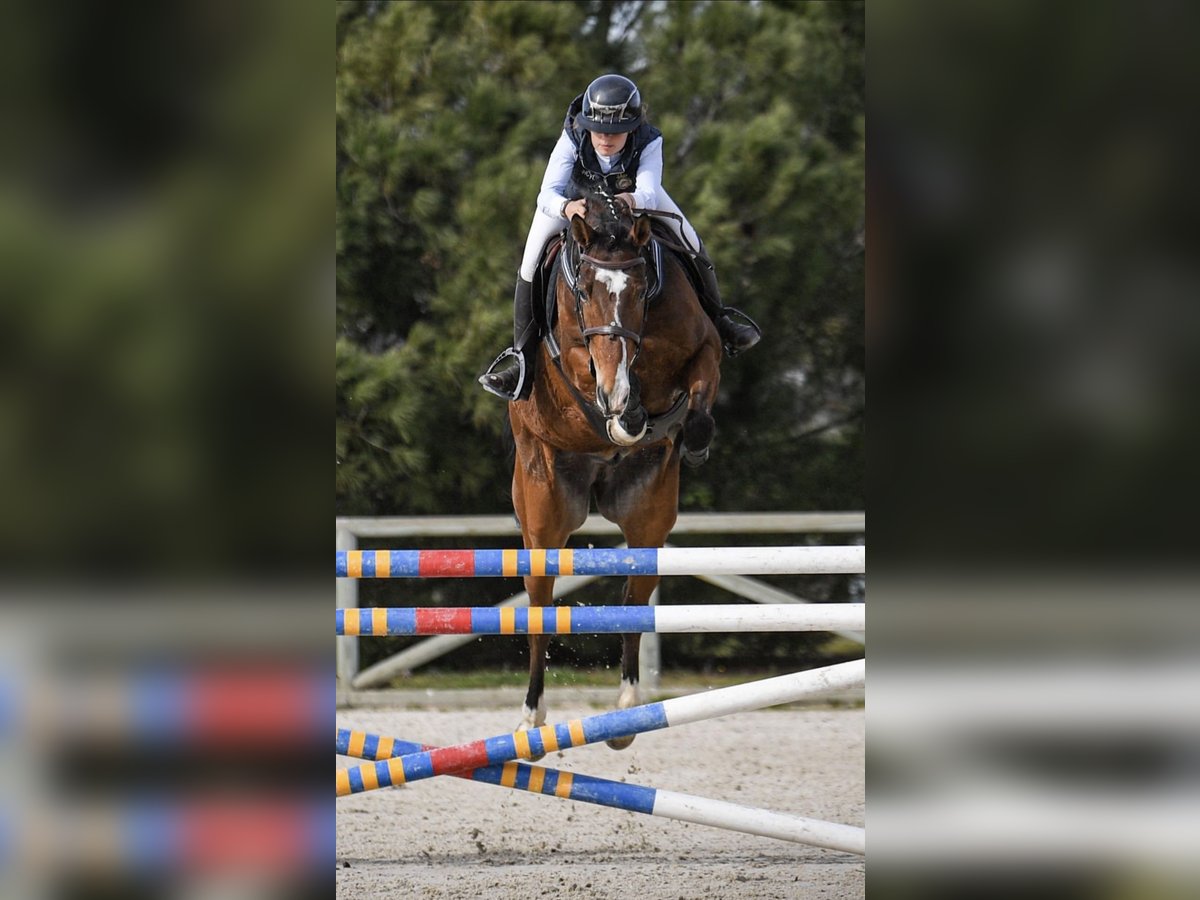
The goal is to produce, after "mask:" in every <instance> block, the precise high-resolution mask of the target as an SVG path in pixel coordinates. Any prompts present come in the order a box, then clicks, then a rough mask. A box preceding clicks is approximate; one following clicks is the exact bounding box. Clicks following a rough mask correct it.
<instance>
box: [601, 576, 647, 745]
mask: <svg viewBox="0 0 1200 900" xmlns="http://www.w3.org/2000/svg"><path fill="white" fill-rule="evenodd" d="M659 580H660V579H659V577H658V576H657V575H635V576H632V577H630V578H627V579H626V580H625V593H624V595H623V596H622V598H621V602H622V603H623V604H624V605H625V606H645V605H646V604H647V603H649V602H650V595H651V594H653V593H654V589H655V588H656V587H658V582H659ZM641 649H642V635H641V633H640V632H634V633H631V634H623V635H621V690H620V693H619V694H617V709H629V708H630V707H631V706H638V705H639V704H640V703H641V702H642V694H641V690H640V688H639V682H640V681H641V670H640V667H639V665H638V657H639V655H640V653H641ZM632 743H633V735H630V736H629V737H623V738H616V739H614V740H611V741H609V742H608V746H610V747H612V748H613V749H614V750H624V749H625V748H626V747H628V746H629V745H630V744H632Z"/></svg>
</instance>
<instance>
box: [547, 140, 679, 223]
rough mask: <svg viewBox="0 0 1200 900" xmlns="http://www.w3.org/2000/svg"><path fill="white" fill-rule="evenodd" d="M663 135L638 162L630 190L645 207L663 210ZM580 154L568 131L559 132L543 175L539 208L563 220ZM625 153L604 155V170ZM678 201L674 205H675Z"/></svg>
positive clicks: (653, 141) (605, 171)
mask: <svg viewBox="0 0 1200 900" xmlns="http://www.w3.org/2000/svg"><path fill="white" fill-rule="evenodd" d="M662 144H663V142H662V138H661V137H657V138H655V139H654V140H652V141H651V142H650V143H649V144H647V145H646V148H645V149H644V150H643V151H642V158H641V160H640V161H639V162H638V172H637V181H636V183H635V185H634V189H633V190H632V191H630V193H631V194H633V198H634V200H635V201H637V206H638V207H640V208H641V209H659V208H660V206H659V194H660V192H661V191H662V169H663V157H662ZM577 156H578V153H576V151H575V145H574V144H573V143H571V138H570V137H568V135H567V133H566V131H563V133H562V134H561V135H559V138H558V143H557V144H555V145H554V150H553V151H552V152H551V153H550V161H549V162H548V163H547V164H546V174H545V175H543V176H542V189H541V190H540V191H539V192H538V198H537V205H538V209H539V210H540V211H541V212H542V213H543V214H545V215H547V216H550V217H551V218H553V219H562V218H563V216H562V206H563V203H565V202H566V201H567V199H568V198H567V196H566V194H565V193H564V192H565V191H566V189H567V186H568V185H569V184H570V183H571V171H572V170H573V169H574V168H575V158H576V157H577ZM620 157H621V154H620V153H617V154H614V155H613V156H601V155H600V154H599V153H597V154H596V159H598V160H599V161H600V170H601V171H602V172H603V173H604V174H605V175H607V174H608V173H609V172H610V171H612V167H613V166H614V165H615V164H616V162H617V160H618V159H620ZM673 205H674V204H672V206H673Z"/></svg>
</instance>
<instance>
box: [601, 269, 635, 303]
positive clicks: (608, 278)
mask: <svg viewBox="0 0 1200 900" xmlns="http://www.w3.org/2000/svg"><path fill="white" fill-rule="evenodd" d="M596 280H597V281H599V282H600V283H601V284H603V285H604V286H605V287H606V288H608V293H609V294H610V295H611V296H612V299H613V303H620V302H621V294H622V293H623V292H624V290H625V287H626V285H628V284H629V273H628V272H626V271H625V270H623V269H597V270H596Z"/></svg>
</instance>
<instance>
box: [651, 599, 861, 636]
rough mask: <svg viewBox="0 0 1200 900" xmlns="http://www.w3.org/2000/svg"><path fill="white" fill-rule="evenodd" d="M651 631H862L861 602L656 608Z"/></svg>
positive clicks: (696, 632) (682, 632) (670, 632)
mask: <svg viewBox="0 0 1200 900" xmlns="http://www.w3.org/2000/svg"><path fill="white" fill-rule="evenodd" d="M654 626H655V628H654V630H655V631H657V632H659V633H660V634H668V633H669V634H700V633H705V632H716V631H728V632H743V631H842V630H848V631H865V630H866V628H867V607H866V604H864V603H808V604H801V605H795V606H783V605H779V606H739V605H737V604H729V605H713V606H659V607H656V608H655V612H654Z"/></svg>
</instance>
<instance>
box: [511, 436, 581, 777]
mask: <svg viewBox="0 0 1200 900" xmlns="http://www.w3.org/2000/svg"><path fill="white" fill-rule="evenodd" d="M520 424H521V423H520V422H519V420H514V422H513V426H514V427H513V435H514V437H515V438H516V440H517V462H516V466H515V467H514V470H513V509H514V511H515V512H516V514H517V519H518V521H519V522H520V523H521V534H522V536H523V538H524V543H525V549H526V550H533V549H538V550H542V549H551V548H557V547H562V546H564V545H565V544H566V542H567V538H568V537H569V536H570V534H571V532H572V531H574V530H575V529H576V528H578V527H579V526H580V525H582V524H583V520H584V519H586V518H587V498H588V495H587V492H586V490H583V491H580V490H573V489H572V488H573V487H574V485H573V483H572V482H571V480H570V479H569V478H568V479H560V478H558V477H557V476H556V471H555V470H556V464H555V460H556V457H555V451H553V450H551V449H550V448H549V447H546V446H545V445H542V444H540V443H538V442H536V441H534V440H533V439H532V438H531V436H530V434H529V432H528V431H527V430H526V429H524V428H523V427H519V426H520ZM525 590H526V591H527V592H528V593H529V605H530V607H535V606H552V605H553V604H554V578H553V577H551V576H532V575H527V576H525ZM549 645H550V636H549V635H544V634H531V635H529V688H528V690H527V691H526V692H525V701H524V703H523V704H522V706H521V721H520V723H519V724H518V725H517V730H518V731H521V730H528V729H531V728H539V727H541V726H542V725H544V724H545V723H546V703H545V692H546V649H547V647H548V646H549ZM531 758H532V759H540V758H541V756H540V755H539V756H535V757H531Z"/></svg>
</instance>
